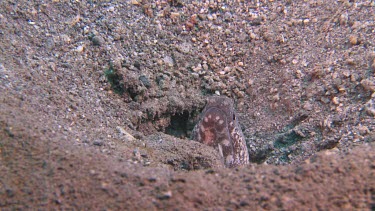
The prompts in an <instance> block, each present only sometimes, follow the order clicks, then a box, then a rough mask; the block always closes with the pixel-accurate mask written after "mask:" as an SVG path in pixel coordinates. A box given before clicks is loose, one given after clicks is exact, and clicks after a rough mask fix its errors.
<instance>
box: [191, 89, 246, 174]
mask: <svg viewBox="0 0 375 211" xmlns="http://www.w3.org/2000/svg"><path fill="white" fill-rule="evenodd" d="M192 138H193V140H195V141H198V142H201V143H204V144H206V145H209V146H212V147H214V148H216V149H217V150H218V151H219V153H220V155H221V157H222V159H223V161H224V164H225V166H226V167H236V166H240V165H246V164H248V163H249V154H248V151H247V147H246V141H245V137H244V135H243V133H242V130H241V127H240V125H239V123H238V120H237V115H236V113H235V111H234V107H233V100H232V99H230V98H227V97H222V96H213V97H209V98H208V99H207V104H206V107H205V108H204V109H203V111H202V114H201V117H200V120H199V122H198V123H197V124H196V125H195V127H194V130H193V133H192Z"/></svg>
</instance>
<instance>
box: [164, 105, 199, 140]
mask: <svg viewBox="0 0 375 211" xmlns="http://www.w3.org/2000/svg"><path fill="white" fill-rule="evenodd" d="M190 117H191V116H190V113H189V112H188V111H184V112H182V113H177V114H175V115H173V116H171V123H170V125H169V126H168V127H167V128H166V129H165V133H167V134H169V135H172V136H175V137H178V138H190V135H191V131H192V130H193V128H194V123H193V121H192V119H191V118H190Z"/></svg>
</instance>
